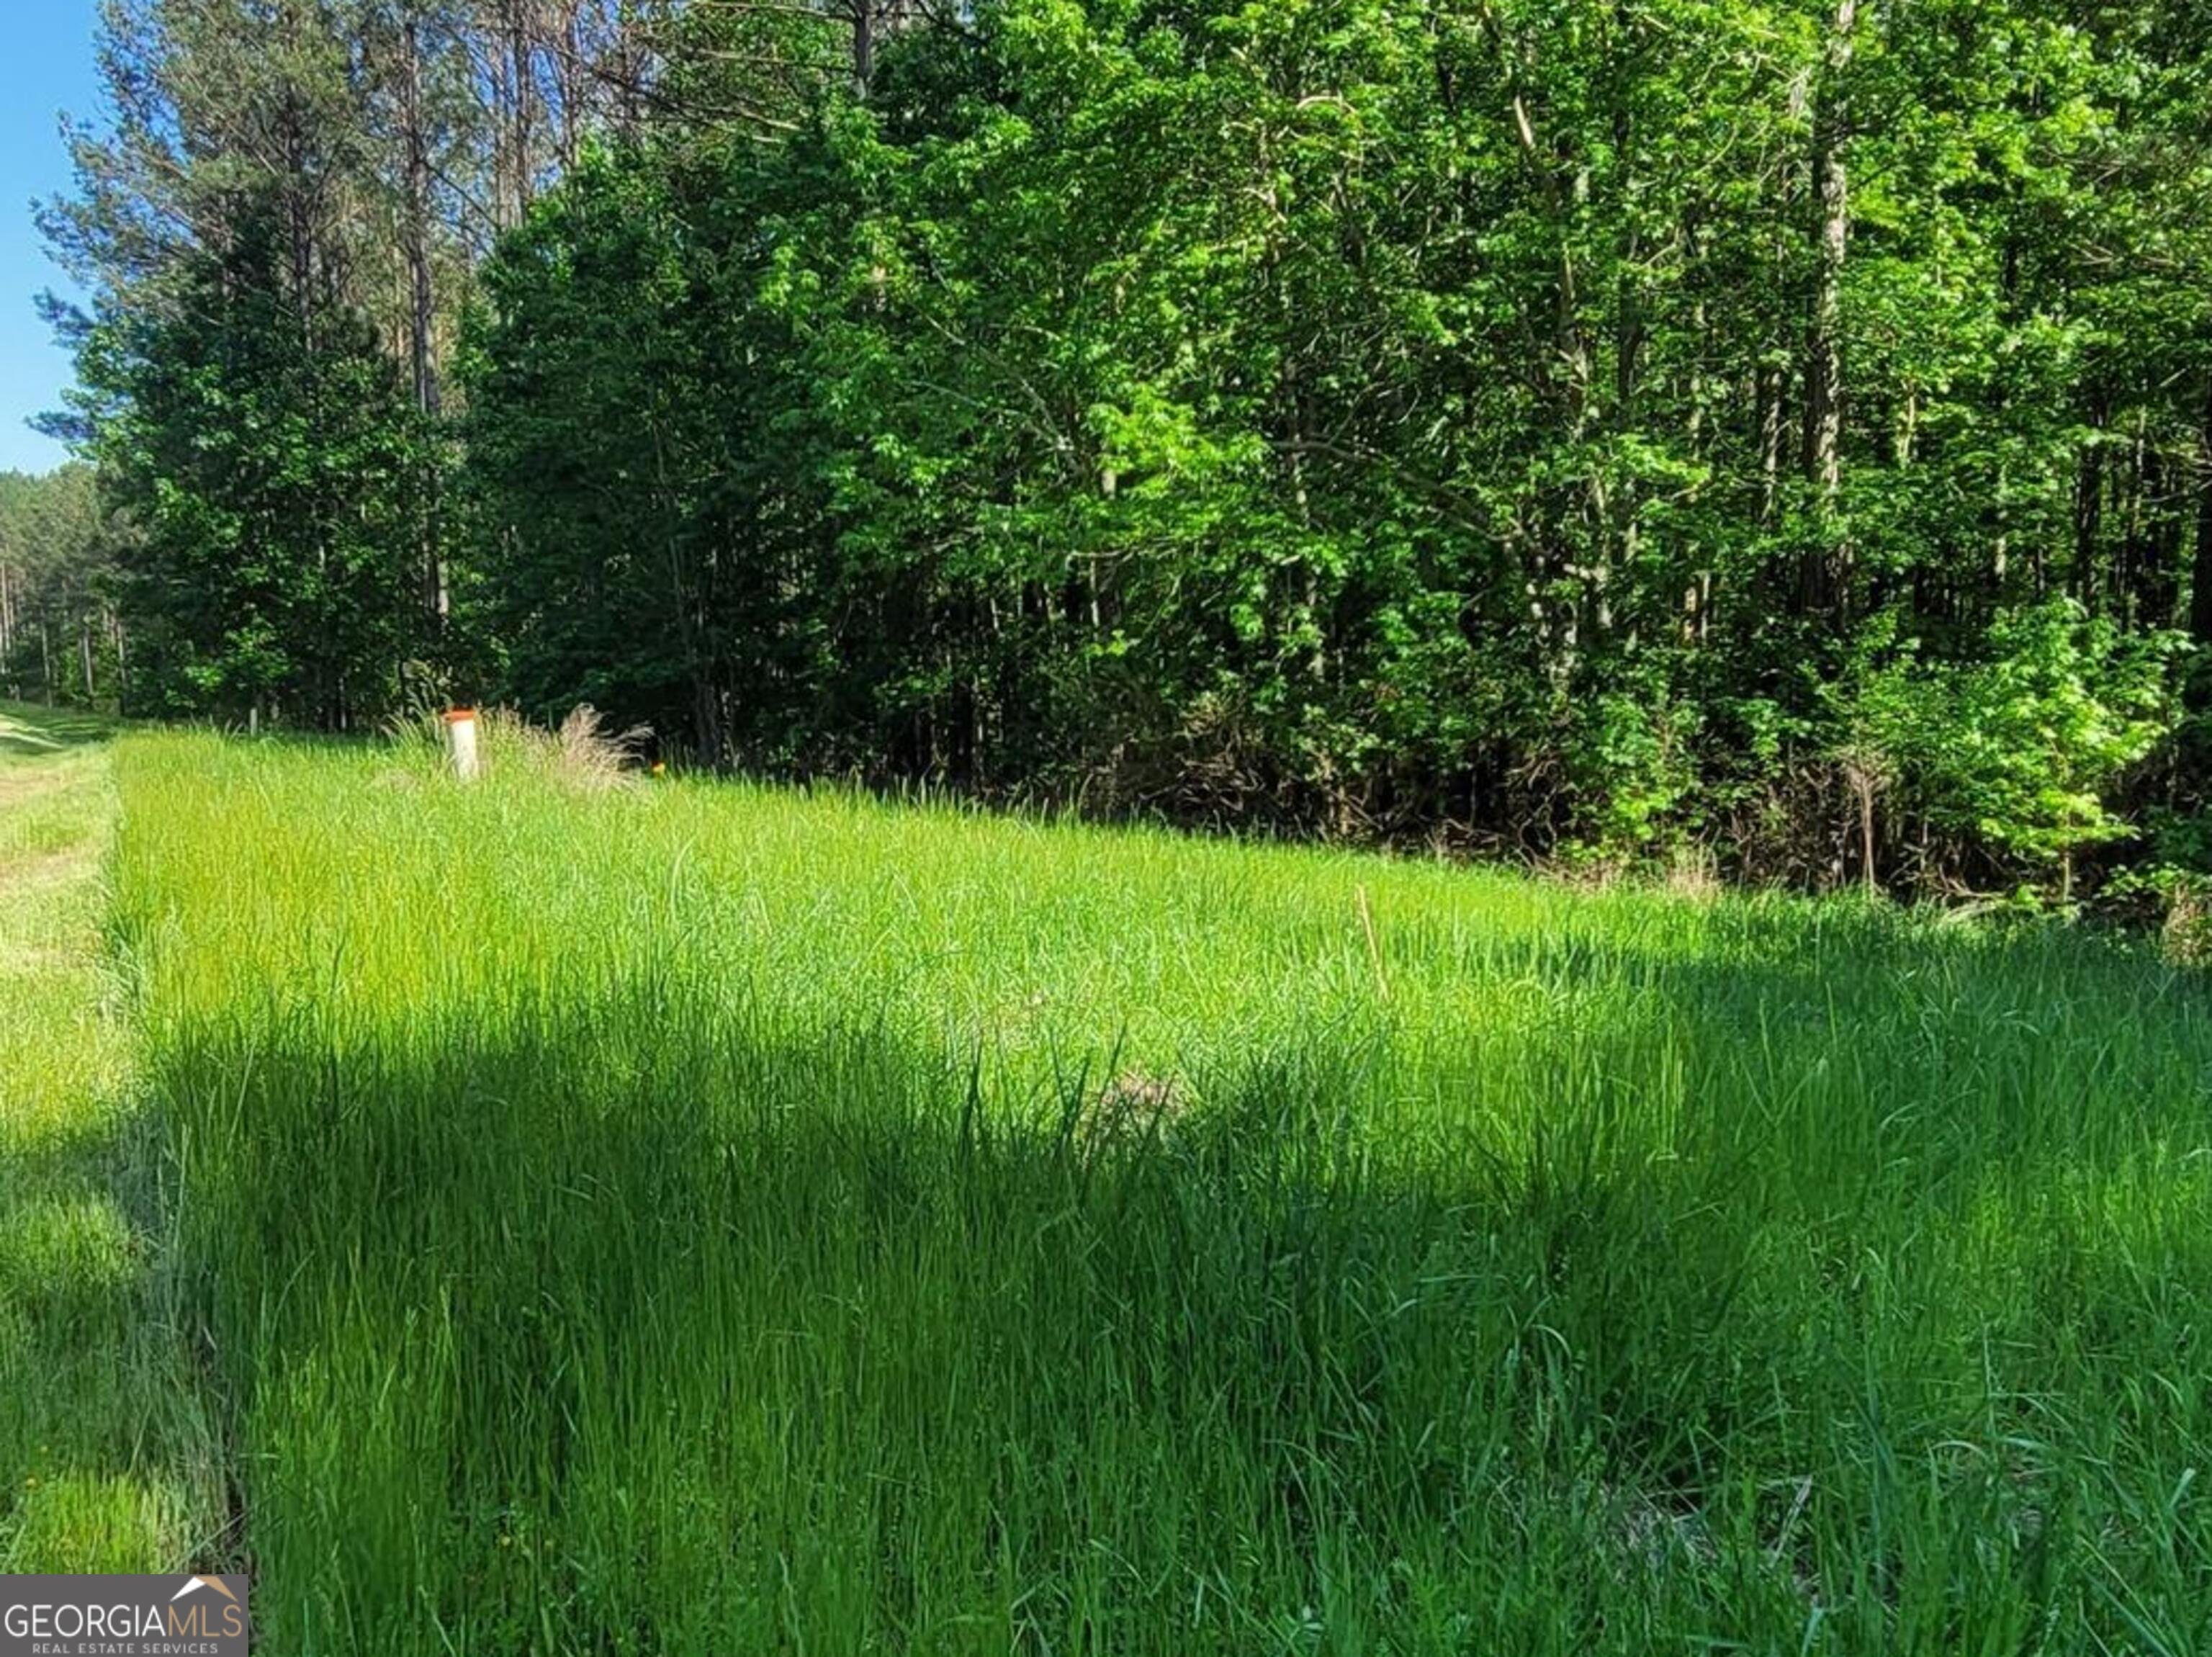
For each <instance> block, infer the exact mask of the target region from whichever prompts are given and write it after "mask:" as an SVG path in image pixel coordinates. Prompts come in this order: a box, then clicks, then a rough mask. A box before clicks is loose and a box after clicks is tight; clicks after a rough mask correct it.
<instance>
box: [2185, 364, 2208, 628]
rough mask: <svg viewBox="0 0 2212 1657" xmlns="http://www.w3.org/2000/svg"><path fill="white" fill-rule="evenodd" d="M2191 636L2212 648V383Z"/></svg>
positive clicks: (2200, 462) (2200, 465)
mask: <svg viewBox="0 0 2212 1657" xmlns="http://www.w3.org/2000/svg"><path fill="white" fill-rule="evenodd" d="M2189 632H2190V637H2192V638H2194V639H2195V640H2196V641H2197V643H2199V644H2212V380H2207V381H2205V385H2204V412H2203V418H2202V421H2201V423H2200V425H2199V428H2198V431H2197V548H2196V551H2195V553H2194V554H2193V556H2192V559H2191V567H2190V572H2189Z"/></svg>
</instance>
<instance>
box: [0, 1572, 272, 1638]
mask: <svg viewBox="0 0 2212 1657" xmlns="http://www.w3.org/2000/svg"><path fill="white" fill-rule="evenodd" d="M250 1632H251V1625H250V1624H249V1623H247V1621H246V1579H245V1578H244V1577H242V1576H0V1657H246V1638H247V1636H248V1634H249V1633H250Z"/></svg>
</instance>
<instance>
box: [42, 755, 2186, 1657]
mask: <svg viewBox="0 0 2212 1657" xmlns="http://www.w3.org/2000/svg"><path fill="white" fill-rule="evenodd" d="M111 768H112V779H113V781H112V790H113V799H114V800H116V801H119V828H118V830H117V832H116V833H115V837H114V840H113V844H112V850H110V851H109V852H108V853H107V862H106V889H105V890H104V891H103V890H102V889H101V887H100V885H99V884H98V882H96V881H95V880H94V879H93V878H92V875H91V874H90V873H89V871H90V869H91V868H92V862H91V860H92V859H93V858H94V856H96V855H97V854H96V848H97V847H98V846H99V845H100V844H101V843H102V841H103V838H104V837H105V834H106V830H105V828H104V827H103V826H102V825H103V824H104V823H105V822H106V813H108V812H109V811H110V810H111V809H112V808H113V806H112V801H111V795H110V787H111V785H110V783H109V782H108V781H107V780H106V779H107V777H108V775H109V772H110V770H111ZM22 776H30V777H35V778H36V779H37V780H36V781H34V782H33V783H29V784H27V785H26V784H23V783H21V782H17V783H15V784H14V785H13V786H14V787H15V789H17V790H18V791H19V792H20V791H21V789H22V788H24V787H26V786H27V787H29V788H31V789H34V790H36V791H37V792H36V794H35V797H33V798H32V799H31V800H30V801H29V802H28V803H27V804H26V803H25V801H23V800H21V799H15V798H10V797H9V795H7V794H6V793H4V792H0V812H4V813H6V815H5V817H4V818H0V823H4V824H5V825H7V826H0V878H4V879H5V880H7V881H8V882H9V885H8V886H7V887H6V890H7V892H8V895H9V902H8V904H7V906H6V907H7V918H6V920H5V923H4V924H5V927H6V930H5V931H4V932H0V938H6V939H9V940H12V941H13V942H12V943H11V944H7V945H0V948H12V949H13V950H14V951H15V953H14V954H11V955H9V957H8V958H7V959H8V960H9V972H11V973H12V974H14V976H11V977H9V978H5V979H0V997H6V998H7V999H5V1000H0V1009H4V1011H5V1012H6V1014H8V1024H7V1026H6V1029H7V1032H8V1034H7V1038H6V1039H7V1041H8V1042H9V1046H8V1048H7V1051H6V1057H7V1058H8V1059H9V1061H10V1063H9V1069H5V1070H0V1100H3V1101H4V1103H5V1106H6V1110H7V1116H6V1118H5V1123H6V1132H7V1135H8V1138H7V1141H6V1149H5V1156H6V1159H7V1161H6V1172H5V1175H4V1184H0V1195H3V1196H4V1201H5V1202H6V1203H7V1204H8V1207H7V1210H6V1213H5V1216H4V1223H5V1225H6V1226H7V1228H8V1230H7V1233H6V1237H5V1240H4V1241H0V1295H6V1296H7V1297H8V1298H7V1299H5V1300H4V1301H0V1343H5V1355H4V1356H0V1362H4V1363H6V1364H7V1365H9V1366H10V1368H9V1370H8V1372H7V1373H8V1374H9V1377H10V1378H11V1381H12V1382H13V1383H14V1384H20V1385H22V1386H27V1387H28V1388H29V1389H30V1391H31V1392H32V1394H33V1396H36V1397H40V1398H45V1399H46V1400H47V1403H46V1404H45V1405H41V1406H39V1407H38V1408H34V1409H33V1410H31V1411H29V1412H27V1414H24V1415H23V1416H21V1421H20V1422H19V1420H18V1418H17V1417H16V1416H13V1415H11V1416H4V1417H0V1454H5V1455H7V1456H9V1457H11V1458H13V1460H12V1461H10V1462H9V1464H8V1465H9V1466H12V1465H15V1462H18V1461H20V1462H24V1463H25V1465H28V1458H30V1457H31V1456H32V1455H33V1452H34V1451H35V1452H36V1453H38V1454H40V1455H45V1456H47V1457H48V1458H49V1459H48V1460H46V1461H42V1462H40V1465H41V1466H44V1467H46V1468H47V1470H48V1471H47V1472H46V1474H44V1475H41V1477H47V1478H50V1479H56V1480H66V1481H69V1483H70V1487H71V1488H73V1489H80V1491H81V1494H80V1495H79V1496H76V1497H75V1498H72V1499H73V1500H74V1501H75V1502H77V1504H78V1508H82V1510H83V1511H85V1512H97V1513H100V1514H106V1515H108V1527H109V1529H110V1530H112V1531H114V1532H115V1534H116V1536H117V1537H118V1538H120V1539H118V1541H117V1543H116V1546H117V1548H118V1550H121V1551H122V1552H123V1553H125V1554H128V1555H130V1556H132V1557H136V1558H139V1559H143V1560H145V1561H146V1562H147V1563H149V1568H150V1566H151V1564H153V1563H181V1560H180V1559H179V1558H178V1556H176V1554H175V1553H174V1551H173V1550H175V1549H177V1548H178V1547H179V1546H180V1545H181V1546H184V1547H185V1548H187V1549H189V1550H190V1557H191V1558H192V1559H194V1560H196V1561H197V1562H200V1563H217V1562H239V1561H242V1562H244V1563H248V1564H250V1566H251V1569H252V1570H253V1571H254V1572H255V1575H256V1582H257V1587H256V1599H255V1611H256V1615H257V1619H258V1622H259V1623H260V1624H261V1627H262V1629H263V1631H264V1634H263V1645H264V1649H267V1650H270V1651H272V1652H281V1653H295V1652H296V1653H349V1654H350V1653H362V1654H376V1657H386V1654H413V1653H422V1654H432V1653H455V1652H464V1653H520V1652H526V1651H528V1652H543V1653H548V1654H552V1653H569V1652H575V1653H593V1654H601V1653H604V1654H641V1657H642V1654H671V1657H695V1654H750V1653H756V1652H758V1653H769V1652H788V1653H793V1654H797V1653H807V1654H815V1653H823V1654H835V1653H848V1652H849V1653H860V1652H883V1653H913V1654H937V1653H975V1654H987V1653H1008V1652H1023V1653H1036V1654H1047V1653H1051V1654H1072V1653H1095V1654H1100V1657H1109V1654H1110V1657H1124V1654H1128V1657H1134V1654H1152V1653H1158V1654H1164V1657H1165V1654H1177V1657H1181V1654H1197V1653H1217V1652H1218V1653H1225V1654H1227V1653H1237V1654H1245V1653H1251V1654H1267V1653H1285V1654H1292V1653H1316V1654H1318V1653H1329V1654H1351V1653H1392V1654H1415V1653H1422V1654H1426V1653H1466V1654H1470V1657H1473V1654H1490V1653H1504V1652H1510V1653H1516V1654H1519V1653H1528V1654H1541V1653H1560V1654H1566V1653H1586V1652H1618V1653H1624V1654H1626V1653H1641V1652H1647V1651H1655V1650H1660V1651H1680V1652H1686V1653H1704V1652H1711V1651H1738V1650H1740V1651H1747V1652H1759V1653H1770V1652H1771V1653H1842V1652H1851V1653H1868V1654H1873V1653H1898V1652H1928V1653H1936V1652H1942V1653H1952V1652H1971V1653H1990V1654H1994V1653H2015V1652H2041V1651H2049V1652H2075V1651H2082V1652H2101V1651H2114V1652H2119V1651H2127V1652H2141V1653H2170V1654H2184V1653H2191V1652H2197V1651H2201V1650H2205V1649H2212V1508H2208V1506H2207V1503H2206V1501H2205V1499H2204V1496H2205V1492H2204V1481H2203V1479H2202V1478H2200V1477H2199V1470H2200V1469H2203V1467H2204V1466H2205V1464H2206V1460H2207V1457H2208V1455H2209V1454H2212V1392H2208V1387H2212V1351H2208V1341H2209V1340H2212V1334H2208V1326H2209V1325H2208V1319H2209V1318H2212V1115H2208V1111H2207V1106H2208V1102H2209V1101H2212V991H2208V985H2207V983H2206V981H2205V980H2204V979H2203V978H2201V977H2196V976H2191V975H2190V974H2188V973H2185V972H2179V971H2177V970H2174V969H2171V968H2168V967H2166V966H2163V965H2161V964H2160V962H2159V961H2158V960H2157V959H2155V957H2154V955H2153V954H2151V953H2148V951H2137V950H2135V949H2131V948H2126V947H2120V946H2118V945H2114V944H2110V943H2101V942H2099V941H2095V940H2093V938H2091V937H2089V936H2087V935H2083V934H2081V933H2069V932H2064V931H2058V930H2053V931H2050V932H2039V933H2032V934H2023V935H2013V936H2010V937H2002V936H1999V935H1995V934H1992V933H1990V932H1987V931H1978V930H1975V929H1971V928H1966V927H1945V926H1942V925H1938V924H1936V923H1933V922H1931V921H1929V920H1926V919H1924V918H1916V917H1910V916H1905V915H1899V914H1896V913H1893V912H1888V911H1881V910H1879V909H1875V908H1871V907H1864V906H1860V905H1825V906H1822V905H1809V904H1802V903H1796V902H1784V901H1777V900H1760V901H1750V900H1738V899H1728V900H1723V901H1718V902H1699V901H1694V900H1692V899H1686V898H1682V897H1673V896H1668V895H1665V894H1659V893H1650V894H1638V893H1629V892H1612V893H1601V892H1576V891H1571V890H1569V889H1565V888H1563V887H1559V886H1548V885H1543V884H1539V883H1535V882H1531V881H1527V880H1518V879H1514V878H1509V877H1506V876H1504V875H1500V874H1483V873H1478V872H1470V871H1468V870H1464V869H1455V868H1444V867H1440V866H1428V865H1423V864H1417V863H1408V862H1384V861H1381V860H1376V859H1365V858H1357V857H1351V856H1328V855H1322V854H1318V853H1315V852H1310V851H1299V850H1271V849H1261V848H1255V847H1249V846H1237V845H1230V844H1201V843H1194V842H1191V841H1188V840H1185V839H1180V838H1173V837H1170V836H1167V835H1164V834H1152V833H1108V832H1093V831H1086V830H1081V829H1075V828H1068V827H1060V826H1042V825H1029V824H1024V823H1018V822H1010V821H1006V820H1003V819H987V818H983V817H980V816H969V815H963V814H959V813H953V812H950V811H939V810H925V809H912V808H908V809H893V808H890V807H882V806H878V805H875V804H872V803H868V802H865V801H856V800H854V799H850V798H847V797H843V796H839V795H811V796H810V795H799V794H793V793H789V792H777V791H770V790H766V789H747V788H738V787H732V786H726V785H714V784H707V783H677V782H661V783H652V784H649V785H645V786H637V787H627V788H620V789H608V790H603V791H596V792H594V791H587V790H583V789H578V788H574V787H570V786H564V785H563V783H562V780H561V779H560V778H559V777H557V776H548V775H545V774H542V768H533V767H531V766H528V765H522V764H520V763H519V762H518V761H517V760H516V759H515V758H514V757H513V756H512V755H509V756H507V757H506V760H505V763H497V764H495V767H494V771H493V774H492V775H491V776H490V777H487V778H486V779H484V780H483V782H481V783H479V784H477V785H476V786H474V787H472V788H469V789H461V788H457V787H455V786H453V785H452V784H451V783H447V782H446V781H445V780H444V779H443V778H442V777H440V776H439V775H438V773H437V771H436V768H435V764H434V763H433V762H432V761H431V760H430V759H429V758H427V757H426V756H423V755H417V754H413V753H410V752H401V751H397V750H392V749H380V750H364V749H340V748H327V749H319V748H315V747H312V746H279V745H276V744H270V743H260V744H246V743H239V742H226V741H222V740H217V739H216V738H213V737H210V736H203V735H189V734H161V735H132V736H130V737H127V738H125V739H123V740H120V741H119V742H118V743H117V744H115V745H114V746H112V748H88V749H86V750H83V751H82V752H74V753H70V754H68V755H64V756H61V757H55V756H54V755H52V754H50V753H42V754H41V755H40V757H37V758H30V759H27V761H26V762H25V764H24V765H23V767H22V768H21V769H20V770H19V771H0V791H5V790H8V789H10V787H11V783H10V779H11V778H17V777H22ZM49 820H52V821H58V822H60V823H62V824H63V825H64V827H60V828H54V829H51V830H42V829H40V828H39V827H38V826H37V825H38V824H39V823H40V822H44V821H49ZM26 823H28V824H30V825H31V826H30V827H28V828H25V827H23V826H22V825H23V824H26ZM55 835H59V836H61V837H62V838H63V839H64V841H65V843H66V844H65V847H64V850H62V851H59V852H53V853H49V852H46V851H31V852H26V851H24V850H22V848H23V847H25V846H28V845H34V844H40V845H42V844H46V841H45V839H42V838H41V837H42V836H46V837H48V838H51V837H52V836H55ZM46 856H62V857H64V858H65V860H66V862H67V868H66V870H65V871H64V872H63V873H61V874H58V875H56V877H55V880H56V884H57V888H58V890H59V891H61V892H62V893H63V895H62V896H60V897H58V898H56V899H54V900H53V902H52V905H47V906H46V907H39V906H36V905H33V906H32V907H31V908H29V909H26V908H25V907H24V906H22V905H18V904H16V903H15V900H14V894H15V891H16V889H17V886H18V884H19V883H22V882H25V881H27V880H28V881H30V882H31V884H29V885H27V886H26V887H25V889H27V890H29V891H32V892H33V893H35V892H38V891H40V890H41V888H40V887H39V886H37V885H36V884H35V882H36V880H40V879H45V878H46V876H45V875H43V874H33V875H30V876H26V875H24V874H21V873H20V872H18V871H19V867H33V868H35V867H38V866H39V865H38V860H39V859H40V858H43V857H46ZM26 858H27V859H29V860H30V862H28V863H26V862H24V860H25V859H26ZM100 919H104V928H105V953H104V961H105V965H102V964H101V959H96V958H95V952H94V950H93V949H92V947H91V941H92V940H93V938H94V936H95V934H94V930H93V929H94V926H95V924H96V922H97V921H98V920H100ZM57 940H58V942H57ZM56 950H58V951H59V953H58V955H57V956H56V957H55V959H52V960H51V961H49V960H47V959H46V956H47V953H51V952H54V951H56ZM19 958H20V959H19ZM26 962H27V963H30V964H29V965H28V966H25V965H23V963H26ZM41 963H44V964H41ZM19 979H21V984H19V983H18V980H19ZM26 986H27V987H26ZM103 1005H105V1006H106V1007H107V1008H108V1011H106V1013H104V1014H103V1013H101V1012H100V1011H99V1010H98V1009H99V1008H100V1007H102V1006H103ZM19 1014H20V1016H19ZM42 1068H43V1069H44V1071H45V1072H46V1075H47V1079H46V1081H33V1083H32V1085H31V1086H30V1087H29V1089H28V1090H27V1091H26V1090H25V1088H24V1087H23V1084H22V1083H21V1081H12V1082H11V1081H9V1080H7V1079H6V1078H8V1077H9V1075H11V1074H21V1072H22V1071H23V1070H25V1069H27V1070H28V1072H30V1073H31V1074H33V1075H37V1074H39V1073H40V1071H41V1069H42ZM50 1142H51V1144H52V1146H54V1147H56V1148H53V1149H51V1150H49V1149H46V1148H44V1147H46V1146H48V1145H49V1143H50ZM103 1170H104V1172H103ZM42 1263H43V1264H42ZM56 1283H58V1284H60V1285H62V1287H60V1288H56V1287H54V1285H55V1284H56ZM57 1302H58V1303H57ZM107 1343H112V1350H111V1348H110V1346H109V1345H108V1344H107ZM131 1366H136V1368H131ZM118 1370H119V1373H118ZM11 1390H12V1386H11ZM72 1392H82V1394H83V1396H82V1397H81V1398H76V1400H75V1403H74V1405H73V1407H72V1408H64V1407H63V1406H64V1401H66V1400H68V1399H69V1398H70V1394H71V1393H72ZM41 1410H43V1411H44V1413H41ZM65 1416H66V1417H67V1419H66V1420H64V1417H65ZM33 1422H36V1423H38V1424H36V1425H33V1424H32V1423H33ZM65 1429H67V1431H74V1432H75V1433H76V1437H74V1438H70V1437H67V1436H66V1432H65ZM19 1440H22V1441H27V1442H21V1443H19V1442H18V1441H19ZM40 1445H51V1447H52V1448H51V1450H50V1451H47V1450H40V1449H38V1447H39V1446H40ZM65 1446H66V1447H65ZM46 1488H48V1487H47V1486H46V1485H41V1486H40V1487H39V1489H38V1490H34V1491H33V1492H32V1493H31V1495H29V1496H24V1495H22V1494H21V1493H16V1494H13V1495H11V1496H10V1497H9V1499H8V1502H7V1503H6V1504H0V1514H4V1519H0V1523H4V1525H5V1526H6V1530H5V1532H4V1534H5V1536H6V1538H7V1541H6V1546H7V1549H8V1556H9V1558H10V1559H11V1560H13V1561H15V1562H16V1563H17V1564H18V1566H19V1567H20V1568H25V1569H28V1568H33V1567H35V1566H37V1565H40V1564H42V1563H57V1562H58V1561H59V1560H60V1559H61V1558H63V1557H64V1556H65V1554H66V1547H65V1546H64V1543H63V1542H61V1541H55V1540H52V1539H51V1538H57V1537H63V1538H66V1535H67V1531H66V1527H64V1529H63V1530H60V1531H58V1530H56V1529H55V1527H54V1526H53V1525H52V1523H51V1522H49V1521H48V1520H42V1519H40V1514H41V1513H42V1512H44V1511H45V1509H46V1507H47V1506H48V1505H49V1504H48V1503H47V1502H46V1500H45V1499H44V1498H42V1497H41V1496H40V1494H39V1492H40V1491H42V1490H44V1489H46ZM71 1511H72V1512H74V1511H77V1508H73V1509H71ZM77 1522H78V1525H79V1526H80V1528H84V1527H87V1526H91V1520H86V1519H80V1520H78V1521H77ZM42 1526H43V1528H42ZM103 1533H104V1532H103ZM75 1545H79V1546H82V1541H81V1540H80V1542H79V1543H78V1544H75ZM164 1550H170V1551H167V1552H165V1551H164Z"/></svg>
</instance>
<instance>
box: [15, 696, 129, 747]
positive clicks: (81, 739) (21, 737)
mask: <svg viewBox="0 0 2212 1657" xmlns="http://www.w3.org/2000/svg"><path fill="white" fill-rule="evenodd" d="M114 734H115V722H114V721H113V720H112V719H109V718H107V717H106V716H103V715H100V714H92V713H86V712H83V711H82V710H76V709H69V708H41V707H34V706H33V705H32V704H29V703H24V702H0V758H4V757H7V756H9V755H13V756H15V757H17V758H24V757H40V756H49V755H53V754H58V753H64V752H68V751H69V750H70V749H71V748H81V747H86V746H90V745H92V744H94V743H99V742H105V741H106V740H108V739H109V738H110V737H112V736H113V735H114Z"/></svg>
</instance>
